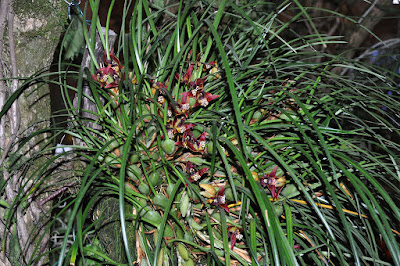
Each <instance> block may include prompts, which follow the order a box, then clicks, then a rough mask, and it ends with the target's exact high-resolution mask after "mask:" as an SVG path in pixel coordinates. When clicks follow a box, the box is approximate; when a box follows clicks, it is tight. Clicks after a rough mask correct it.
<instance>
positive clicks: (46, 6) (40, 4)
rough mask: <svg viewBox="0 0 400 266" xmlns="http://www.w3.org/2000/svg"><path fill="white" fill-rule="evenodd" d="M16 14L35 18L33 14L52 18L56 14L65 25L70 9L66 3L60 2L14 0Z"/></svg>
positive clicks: (60, 0)
mask: <svg viewBox="0 0 400 266" xmlns="http://www.w3.org/2000/svg"><path fill="white" fill-rule="evenodd" d="M13 8H14V12H15V14H16V15H17V16H19V15H26V16H29V17H33V16H32V15H33V14H40V15H41V16H42V15H44V16H51V15H53V14H55V15H56V16H58V17H59V18H60V20H61V22H62V23H63V24H64V23H65V22H66V21H67V19H68V9H67V5H66V3H65V2H64V1H62V0H58V1H56V2H55V3H54V4H52V3H51V2H50V0H33V1H26V0H14V1H13Z"/></svg>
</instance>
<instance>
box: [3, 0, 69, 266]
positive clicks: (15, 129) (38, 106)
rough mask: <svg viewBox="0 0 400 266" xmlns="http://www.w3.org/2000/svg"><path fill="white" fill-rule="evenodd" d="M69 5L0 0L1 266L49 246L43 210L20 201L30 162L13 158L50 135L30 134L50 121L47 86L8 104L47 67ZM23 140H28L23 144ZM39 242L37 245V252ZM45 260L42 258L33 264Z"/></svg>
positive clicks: (29, 184) (28, 89) (27, 89)
mask: <svg viewBox="0 0 400 266" xmlns="http://www.w3.org/2000/svg"><path fill="white" fill-rule="evenodd" d="M66 7H67V5H66V4H65V2H64V1H63V0H51V1H49V0H32V1H25V0H1V1H0V111H1V114H0V155H1V156H0V176H2V177H3V180H5V182H6V185H5V193H4V194H1V195H0V197H1V199H2V200H4V201H5V202H7V203H8V205H9V206H10V207H9V208H7V209H6V210H4V208H2V209H1V211H0V230H1V232H0V233H1V236H0V238H1V239H2V240H3V241H5V243H6V246H5V249H4V250H2V251H1V252H0V265H16V264H17V263H19V264H22V265H26V264H29V265H34V263H32V262H29V261H30V260H31V259H33V258H34V257H36V256H38V255H40V254H43V252H44V250H45V248H46V245H45V244H46V243H47V239H48V237H47V236H46V235H45V233H44V231H43V229H44V228H41V225H43V221H44V219H43V217H44V213H42V211H41V209H40V206H38V205H37V204H36V202H35V201H34V200H32V199H31V198H28V199H26V200H25V203H28V207H25V208H22V206H20V205H19V203H20V202H21V199H22V198H23V197H24V196H25V195H26V194H27V193H28V192H29V190H30V189H31V188H32V185H33V183H32V181H31V180H28V179H26V178H25V175H24V173H26V171H25V170H24V169H26V167H28V166H27V165H24V164H23V163H22V164H19V165H18V166H15V162H14V163H12V164H11V162H12V161H13V160H14V159H13V158H24V160H28V159H29V158H30V157H32V156H34V155H35V153H36V152H38V151H39V150H40V147H41V145H42V144H43V143H44V140H46V138H47V137H48V135H47V134H38V135H37V136H34V137H31V133H32V132H33V131H38V130H40V129H44V128H48V127H49V125H50V121H49V117H50V114H51V113H50V111H51V110H50V103H49V101H50V98H49V89H48V86H46V83H44V84H40V85H33V84H34V83H32V85H31V84H29V85H26V86H25V87H24V90H23V92H22V93H21V94H19V97H18V98H16V99H15V100H14V101H13V103H12V105H11V106H7V105H6V103H7V100H8V99H10V97H12V95H13V94H14V93H15V92H16V91H17V90H18V91H19V89H20V88H21V84H22V83H23V82H22V81H23V80H25V78H26V77H31V76H34V75H35V73H38V72H39V71H43V70H44V71H45V70H47V69H48V68H49V66H50V64H51V62H52V60H53V53H54V51H55V48H56V46H57V44H58V42H59V38H60V34H61V32H62V22H61V21H60V19H61V20H62V18H63V19H64V20H66V14H67V9H66ZM36 84H38V83H37V82H36ZM24 139H28V140H29V141H28V142H26V143H25V144H24V145H23V146H22V145H21V144H20V143H21V140H24ZM17 162H20V161H17ZM12 165H13V166H12ZM29 167H35V165H33V166H29ZM12 211H13V212H12ZM6 214H8V215H10V214H13V216H14V217H13V218H14V219H13V220H10V219H9V221H11V222H7V221H6ZM3 235H4V236H5V239H3ZM38 236H44V237H43V238H42V239H40V237H38ZM39 239H40V241H41V243H38V241H39ZM35 246H38V247H39V249H38V250H37V251H36V253H35V252H34V247H35ZM43 263H44V260H43V258H42V259H41V260H38V261H37V262H36V263H35V264H43Z"/></svg>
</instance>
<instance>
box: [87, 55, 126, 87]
mask: <svg viewBox="0 0 400 266" xmlns="http://www.w3.org/2000/svg"><path fill="white" fill-rule="evenodd" d="M101 66H102V67H101V68H99V69H97V70H96V75H93V74H92V78H93V80H95V81H98V82H100V86H101V87H104V88H106V89H110V88H117V87H118V86H119V83H120V81H121V78H122V75H123V72H122V68H123V67H122V65H121V63H120V61H119V60H118V58H117V57H116V56H115V55H114V52H113V51H111V53H110V59H107V57H106V55H104V63H103V64H101ZM113 92H114V94H118V90H113Z"/></svg>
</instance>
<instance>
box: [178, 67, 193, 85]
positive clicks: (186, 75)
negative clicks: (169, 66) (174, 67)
mask: <svg viewBox="0 0 400 266" xmlns="http://www.w3.org/2000/svg"><path fill="white" fill-rule="evenodd" d="M193 67H194V65H193V64H190V65H189V68H188V69H187V71H186V72H185V73H184V74H183V76H182V77H181V76H180V75H179V73H175V78H176V79H177V80H179V81H180V82H182V83H184V84H186V85H188V84H189V83H190V79H191V78H192V73H193Z"/></svg>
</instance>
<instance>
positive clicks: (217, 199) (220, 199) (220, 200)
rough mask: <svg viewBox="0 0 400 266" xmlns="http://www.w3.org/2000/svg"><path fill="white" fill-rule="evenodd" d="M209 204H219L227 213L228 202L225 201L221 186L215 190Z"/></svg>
mask: <svg viewBox="0 0 400 266" xmlns="http://www.w3.org/2000/svg"><path fill="white" fill-rule="evenodd" d="M211 204H213V205H216V206H219V207H221V208H223V209H224V210H225V211H227V212H228V213H229V208H228V204H227V202H226V197H225V188H224V187H221V188H220V190H219V191H218V192H217V194H216V195H215V196H214V197H213V198H212V203H211Z"/></svg>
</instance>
